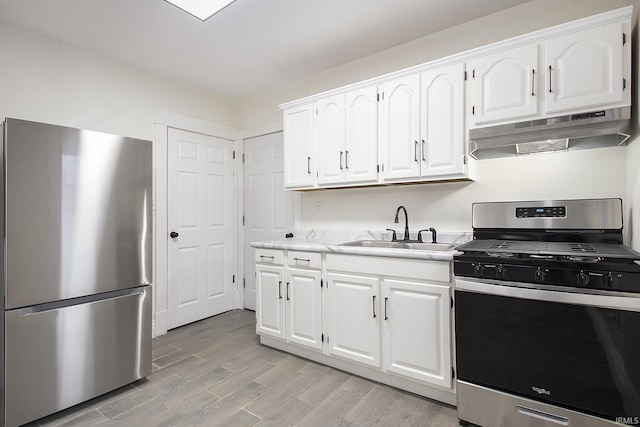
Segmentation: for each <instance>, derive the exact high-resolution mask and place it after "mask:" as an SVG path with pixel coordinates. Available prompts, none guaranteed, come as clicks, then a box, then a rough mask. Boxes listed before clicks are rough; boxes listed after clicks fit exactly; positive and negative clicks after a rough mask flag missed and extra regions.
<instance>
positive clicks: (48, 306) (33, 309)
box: [18, 286, 147, 316]
mask: <svg viewBox="0 0 640 427" xmlns="http://www.w3.org/2000/svg"><path fill="white" fill-rule="evenodd" d="M146 287H147V286H140V287H137V288H130V289H122V290H118V291H112V292H105V293H102V294H96V295H88V296H86V297H80V298H72V299H69V300H63V301H54V302H49V303H45V304H39V305H32V306H30V307H25V308H21V309H19V310H18V312H19V314H20V316H28V315H30V314H36V313H43V312H46V311H53V310H59V309H61V308H65V307H72V306H74V305H81V304H86V303H89V302H95V301H102V300H107V299H117V298H124V297H128V296H132V295H144V294H145V293H146V292H147V290H146V289H145V288H146Z"/></svg>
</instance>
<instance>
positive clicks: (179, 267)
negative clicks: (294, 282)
mask: <svg viewBox="0 0 640 427" xmlns="http://www.w3.org/2000/svg"><path fill="white" fill-rule="evenodd" d="M168 149H169V156H168V181H169V182H168V199H169V212H168V223H169V232H170V235H169V236H167V238H168V239H169V251H168V275H169V279H168V281H169V290H168V327H169V329H171V328H176V327H178V326H181V325H185V324H187V323H191V322H195V321H196V320H200V319H204V318H206V317H210V316H213V315H216V314H219V313H222V312H225V311H228V310H231V309H232V308H233V283H232V281H233V274H234V270H233V265H234V263H233V258H234V246H235V245H234V236H235V234H234V231H235V230H234V229H235V226H234V210H235V208H234V206H235V203H234V176H233V175H234V160H233V143H232V142H231V141H228V140H224V139H221V138H216V137H212V136H207V135H202V134H198V133H192V132H186V131H182V130H177V129H171V128H170V129H169V130H168ZM172 235H173V236H175V237H171V236H172Z"/></svg>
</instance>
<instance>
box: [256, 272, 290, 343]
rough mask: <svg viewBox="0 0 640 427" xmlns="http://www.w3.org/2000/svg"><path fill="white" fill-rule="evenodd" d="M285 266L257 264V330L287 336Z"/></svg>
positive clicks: (272, 334)
mask: <svg viewBox="0 0 640 427" xmlns="http://www.w3.org/2000/svg"><path fill="white" fill-rule="evenodd" d="M283 278H284V267H281V266H273V265H264V264H256V332H257V333H259V334H263V335H269V336H272V337H276V338H284V337H285V332H284V329H285V317H284V316H285V313H284V301H285V300H284V298H283V296H282V285H283Z"/></svg>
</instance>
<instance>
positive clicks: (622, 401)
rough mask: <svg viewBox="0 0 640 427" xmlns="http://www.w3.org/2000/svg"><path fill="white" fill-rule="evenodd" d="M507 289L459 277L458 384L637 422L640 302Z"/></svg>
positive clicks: (608, 296)
mask: <svg viewBox="0 0 640 427" xmlns="http://www.w3.org/2000/svg"><path fill="white" fill-rule="evenodd" d="M509 285H514V286H505V285H502V284H499V282H497V281H496V282H495V283H491V282H487V281H481V280H477V281H476V280H473V279H460V278H458V279H456V290H455V301H456V307H455V319H456V352H457V355H456V361H457V370H458V380H459V381H464V382H468V383H471V384H475V385H478V386H481V387H484V388H489V389H494V390H498V391H501V392H504V393H509V394H512V395H517V396H521V397H524V398H528V399H533V400H535V401H540V402H545V403H549V404H552V405H556V406H559V407H563V408H567V409H570V410H574V411H578V412H581V413H586V414H591V415H594V416H596V417H600V418H605V419H608V420H612V421H618V422H619V421H620V420H621V419H622V420H626V421H629V420H632V421H635V420H640V298H637V297H634V296H629V294H626V295H614V294H613V293H607V294H604V293H602V294H597V295H594V294H582V293H570V292H559V291H552V290H540V289H532V288H525V287H518V286H517V284H515V283H511V282H510V283H509ZM638 424H640V422H638Z"/></svg>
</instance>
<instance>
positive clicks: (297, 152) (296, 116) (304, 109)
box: [284, 105, 314, 188]
mask: <svg viewBox="0 0 640 427" xmlns="http://www.w3.org/2000/svg"><path fill="white" fill-rule="evenodd" d="M312 156H313V105H302V106H298V107H294V108H290V109H287V110H285V112H284V174H285V180H284V186H285V188H311V187H313V184H314V166H313V157H312Z"/></svg>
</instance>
